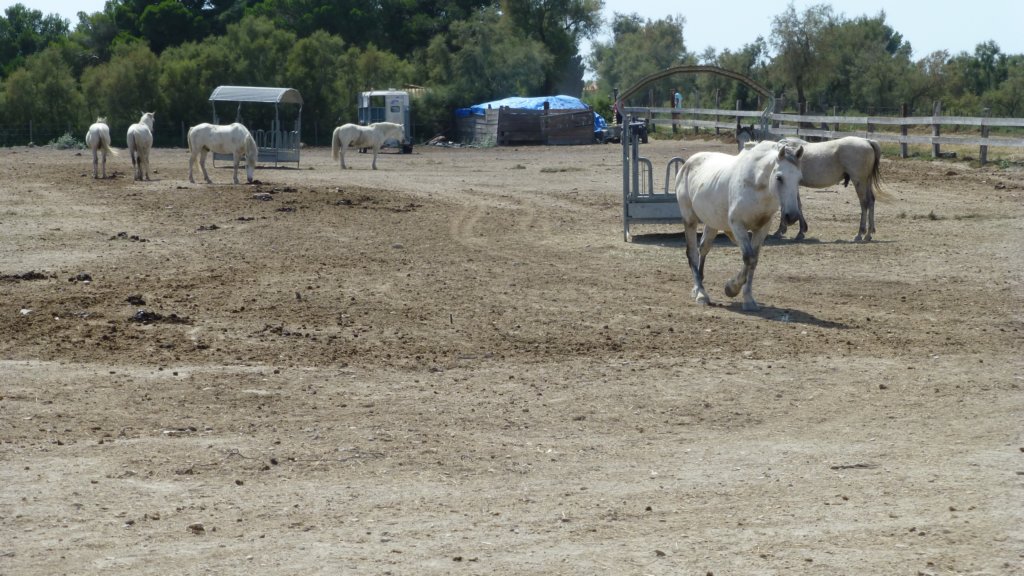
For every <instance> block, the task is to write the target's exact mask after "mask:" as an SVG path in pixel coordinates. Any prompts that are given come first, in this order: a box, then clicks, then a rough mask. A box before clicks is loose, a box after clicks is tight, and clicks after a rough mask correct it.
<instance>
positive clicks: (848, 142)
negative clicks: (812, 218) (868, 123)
mask: <svg viewBox="0 0 1024 576" xmlns="http://www.w3.org/2000/svg"><path fill="white" fill-rule="evenodd" d="M782 142H783V143H785V144H787V145H789V146H794V147H795V146H803V149H804V156H803V158H802V159H801V160H800V168H801V171H802V173H803V177H802V178H801V179H800V185H801V186H806V187H808V188H826V187H828V186H831V185H833V184H837V183H839V182H840V181H842V182H843V185H844V186H848V185H849V184H850V182H851V181H852V182H853V187H854V189H855V190H856V191H857V198H858V199H860V228H859V229H858V230H857V236H856V237H855V238H854V239H853V241H854V242H860V241H862V240H863V241H864V242H869V241H871V235H872V234H873V233H874V232H875V196H876V194H877V195H881V194H882V190H881V186H880V184H881V175H880V173H879V170H878V165H879V162H880V161H881V159H882V148H881V147H880V146H879V145H878V142H876V141H874V140H868V139H867V138H860V137H858V136H847V137H845V138H839V139H838V140H828V141H825V142H813V143H808V142H804V141H803V140H800V139H799V138H785V139H783V140H782ZM786 228H787V226H786V223H785V222H780V223H779V229H778V230H777V231H776V232H775V235H776V236H782V235H783V234H785V233H786ZM806 231H807V221H806V220H805V219H804V218H803V214H801V216H800V233H799V234H798V235H797V240H799V239H801V238H803V236H804V232H806Z"/></svg>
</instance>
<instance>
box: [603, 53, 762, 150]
mask: <svg viewBox="0 0 1024 576" xmlns="http://www.w3.org/2000/svg"><path fill="white" fill-rule="evenodd" d="M673 74H714V75H716V76H724V77H726V78H731V79H732V80H735V81H737V82H740V83H741V84H743V85H745V86H748V87H749V88H751V89H753V90H754V92H757V93H758V94H760V95H761V96H764V97H765V98H766V99H767V100H768V106H767V107H765V109H764V111H763V112H762V113H761V133H762V134H767V133H768V124H769V123H770V122H771V117H772V114H774V113H775V96H774V95H773V94H772V92H771V90H769V89H768V88H766V87H765V86H764V85H763V84H761V83H760V82H758V81H756V80H754V79H753V78H751V77H749V76H745V75H743V74H740V73H739V72H733V71H732V70H726V69H725V68H722V67H719V66H708V65H702V64H683V65H679V66H672V67H671V68H666V69H664V70H662V71H660V72H654V73H653V74H648V75H647V76H644V77H643V78H641V79H640V81H639V82H637V83H636V84H633V85H632V86H630V87H629V88H627V89H626V91H625V92H622V93H621V94H620V95H619V98H618V99H617V100H616V101H615V108H616V109H617V110H621V109H622V103H623V102H624V101H625V100H626V99H627V98H629V97H630V96H633V95H634V94H636V93H637V92H639V91H640V90H641V89H643V88H644V87H646V86H647V85H648V84H650V83H651V82H655V81H658V80H661V79H663V78H667V77H669V76H672V75H673Z"/></svg>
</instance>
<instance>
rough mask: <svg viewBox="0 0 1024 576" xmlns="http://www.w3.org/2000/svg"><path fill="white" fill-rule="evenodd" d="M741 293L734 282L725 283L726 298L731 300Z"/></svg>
mask: <svg viewBox="0 0 1024 576" xmlns="http://www.w3.org/2000/svg"><path fill="white" fill-rule="evenodd" d="M739 293H740V291H739V290H738V289H737V288H736V286H734V285H733V283H732V282H726V283H725V295H726V296H728V297H729V298H735V297H736V295H737V294H739Z"/></svg>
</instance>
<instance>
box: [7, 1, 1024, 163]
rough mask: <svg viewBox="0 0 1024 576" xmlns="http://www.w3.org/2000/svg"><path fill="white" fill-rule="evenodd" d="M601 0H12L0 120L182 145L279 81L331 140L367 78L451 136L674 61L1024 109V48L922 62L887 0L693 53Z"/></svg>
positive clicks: (871, 94) (699, 84)
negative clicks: (71, 5) (462, 115)
mask: <svg viewBox="0 0 1024 576" xmlns="http://www.w3.org/2000/svg"><path fill="white" fill-rule="evenodd" d="M603 5H604V2H603V1H602V0H500V1H494V0H490V1H486V0H340V1H324V0H107V2H106V4H105V6H104V9H103V10H102V11H101V12H95V13H92V14H88V13H85V12H79V13H78V14H77V18H78V22H77V23H75V24H74V26H72V23H71V22H69V21H67V20H65V19H63V18H61V17H60V16H59V15H56V14H43V13H42V12H40V11H38V10H34V9H31V8H28V7H26V6H25V5H23V4H15V5H13V6H10V7H8V8H7V9H6V10H5V12H4V15H3V16H2V17H0V126H9V125H24V124H26V123H31V122H35V123H37V124H51V125H57V126H70V127H74V129H76V130H77V131H78V132H84V129H85V127H86V126H88V124H89V123H90V122H92V121H93V120H94V119H95V118H96V117H98V116H105V117H106V118H107V119H108V122H109V123H110V124H111V126H112V127H113V128H114V130H113V132H114V134H115V138H116V135H117V134H118V133H121V132H123V130H118V128H119V127H124V128H126V127H127V126H128V125H129V124H131V123H132V122H135V121H137V120H138V117H139V115H140V114H141V112H143V111H155V112H156V113H157V130H156V133H157V139H158V140H157V141H158V143H161V142H162V143H165V144H177V143H180V142H179V140H180V129H179V127H180V126H182V125H185V126H188V125H192V124H196V123H199V122H204V121H209V120H210V118H211V109H210V103H209V101H208V98H209V95H210V93H211V92H212V91H213V89H214V88H215V87H217V86H219V85H225V84H235V85H251V86H281V87H290V88H295V89H297V90H298V91H299V92H300V93H301V94H302V96H303V100H304V105H303V110H302V121H303V139H304V140H305V141H306V142H307V143H313V144H323V143H324V142H326V140H327V139H328V138H329V135H330V131H331V130H332V129H333V127H334V126H336V125H339V124H342V123H345V122H353V121H355V118H356V107H357V95H358V93H359V92H361V91H364V90H371V89H386V88H403V87H407V86H420V87H423V88H424V90H422V91H419V92H420V93H421V94H420V95H419V96H418V97H417V100H416V101H415V104H414V106H413V123H414V125H415V130H416V133H417V135H418V137H419V138H420V139H422V140H425V139H428V138H430V137H432V136H434V135H436V134H446V135H449V136H453V134H451V130H452V126H453V122H454V119H453V111H454V109H455V108H459V107H465V106H469V105H471V104H475V103H479V102H483V101H488V100H493V99H498V98H503V97H506V96H510V95H518V96H542V95H554V94H568V95H572V96H582V97H583V98H584V100H585V101H587V102H588V103H590V104H591V105H592V106H594V108H595V109H596V110H598V111H599V112H601V113H603V114H605V115H606V116H607V115H609V114H610V110H611V102H612V94H613V89H615V88H620V89H625V88H628V87H630V86H632V85H633V84H634V83H635V82H637V81H638V80H639V79H641V78H643V77H644V76H646V75H648V74H651V73H653V72H657V71H660V70H663V69H665V68H668V67H670V66H675V65H680V64H710V65H716V66H719V67H722V68H726V69H729V70H732V71H735V72H739V73H742V74H745V75H747V76H750V77H751V78H753V79H755V80H757V81H759V82H760V83H761V84H763V85H765V86H767V87H769V89H771V90H772V92H773V93H774V94H776V95H778V96H783V97H784V98H785V101H786V102H788V103H792V104H793V105H797V104H799V105H802V106H804V107H805V108H806V110H807V111H808V112H810V113H813V112H831V111H833V110H841V111H844V112H846V113H851V112H859V113H864V114H891V115H895V114H897V113H898V111H899V109H900V107H901V106H902V105H904V104H906V105H908V106H910V108H911V110H912V111H914V112H916V113H919V114H930V113H931V106H932V102H934V101H937V100H938V101H942V102H943V109H944V111H945V112H946V113H955V114H961V115H980V114H981V113H982V110H984V109H988V110H989V111H990V114H991V115H993V116H1007V117H1015V116H1020V115H1021V114H1022V113H1024V55H1009V54H1004V53H1002V52H1001V51H1000V48H999V46H998V45H997V44H996V43H995V42H993V41H985V42H981V43H979V44H978V45H977V46H976V48H975V50H974V52H973V53H967V52H961V53H958V54H950V53H949V52H948V51H939V52H935V53H932V54H928V55H926V56H924V57H923V58H919V59H917V60H915V59H914V58H913V57H912V53H913V52H912V46H911V45H910V44H909V43H908V42H907V41H905V40H904V38H903V37H902V35H901V34H900V33H899V32H898V31H896V30H895V29H893V28H892V27H891V26H890V25H889V24H888V23H887V22H886V18H885V13H884V12H881V13H879V14H877V15H873V16H868V15H863V16H857V17H853V18H847V17H844V16H841V15H837V14H836V13H835V12H834V11H833V9H832V8H831V6H830V5H828V4H819V5H815V6H811V7H808V8H806V9H805V10H803V11H797V10H796V9H795V8H794V6H793V4H792V3H790V4H789V5H788V7H787V8H785V9H784V10H783V11H782V12H781V13H780V14H778V15H777V16H776V17H775V18H774V19H773V24H772V27H771V30H770V31H768V34H767V36H766V37H760V36H759V37H757V38H753V39H751V41H750V42H749V43H747V44H745V45H744V46H743V47H742V48H741V49H739V50H736V51H732V50H728V49H726V50H722V51H715V50H714V49H711V48H709V49H707V50H706V51H704V52H703V53H700V54H696V53H693V52H691V51H689V50H688V49H687V47H686V43H685V37H686V36H685V25H686V18H685V16H684V15H668V16H666V17H665V18H662V19H657V20H651V19H645V18H643V17H641V16H639V15H637V14H615V15H614V17H613V18H612V20H611V21H610V22H605V21H603V20H602V17H601V12H602V10H603V7H604V6H603ZM608 31H610V35H608V36H607V40H600V39H599V36H600V37H601V38H604V37H605V36H603V35H602V33H604V32H608ZM584 40H591V41H592V44H591V50H590V53H589V54H580V53H579V52H580V46H581V44H582V43H583V41H584ZM587 84H590V86H587ZM585 87H587V88H590V89H585ZM676 88H680V89H681V90H682V91H683V92H684V94H686V105H687V106H700V107H712V106H715V105H716V103H717V102H722V103H724V106H725V107H730V108H731V107H732V106H733V104H734V103H735V102H736V101H739V102H740V103H741V106H742V107H744V108H745V109H758V107H759V106H761V107H763V105H762V103H760V102H759V101H758V99H757V95H756V94H754V93H753V92H752V91H750V90H749V89H748V88H747V87H745V86H743V85H740V84H738V83H736V82H734V81H731V80H728V79H724V78H721V77H717V76H706V77H705V76H686V77H678V78H668V79H665V80H663V81H661V82H659V83H658V84H656V85H654V86H652V87H651V89H650V90H649V91H646V92H645V93H644V94H642V95H639V96H638V97H637V98H641V99H644V101H642V102H639V101H638V102H634V103H635V104H654V105H657V106H664V105H668V99H669V98H670V95H671V94H672V92H674V90H675V89H676ZM652 99H653V102H648V101H647V100H652ZM314 134H319V136H318V137H314ZM315 139H318V140H320V142H316V141H314V140H315Z"/></svg>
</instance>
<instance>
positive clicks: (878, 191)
mask: <svg viewBox="0 0 1024 576" xmlns="http://www.w3.org/2000/svg"><path fill="white" fill-rule="evenodd" d="M868 142H870V143H871V148H872V149H873V150H874V151H875V161H874V163H872V165H871V174H870V175H869V176H868V185H869V186H870V190H871V193H872V195H873V197H874V198H881V199H883V200H884V199H886V198H888V194H886V193H885V192H883V191H882V171H881V163H882V146H881V145H880V144H879V143H878V141H877V140H868Z"/></svg>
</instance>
